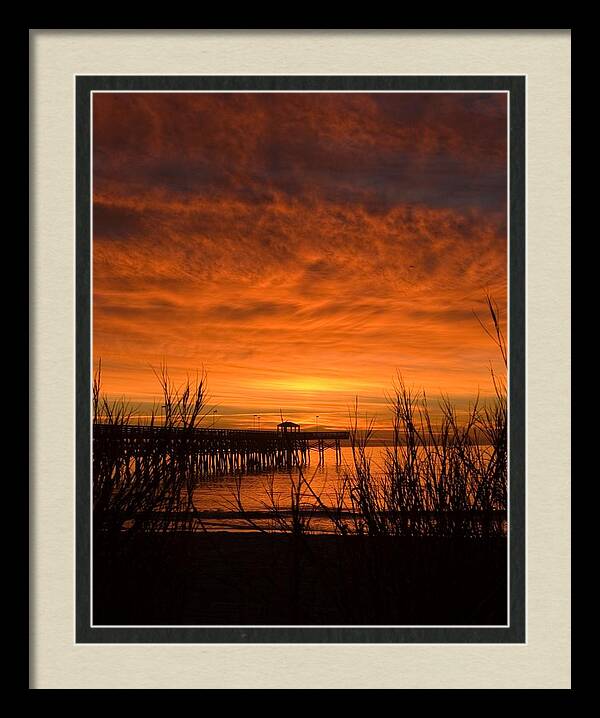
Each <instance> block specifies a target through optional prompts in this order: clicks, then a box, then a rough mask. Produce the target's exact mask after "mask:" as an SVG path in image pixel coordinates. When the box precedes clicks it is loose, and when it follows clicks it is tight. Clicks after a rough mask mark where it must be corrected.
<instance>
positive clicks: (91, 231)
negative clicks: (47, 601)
mask: <svg viewBox="0 0 600 718" xmlns="http://www.w3.org/2000/svg"><path fill="white" fill-rule="evenodd" d="M96 76H98V75H96V74H95V73H79V74H77V75H73V83H74V93H73V94H74V97H75V98H76V96H77V95H76V88H77V77H96ZM242 76H245V77H259V76H260V77H284V76H283V75H279V74H275V73H273V74H268V73H261V74H260V75H257V74H256V73H238V74H236V75H232V74H231V73H222V74H221V73H218V74H203V75H197V74H195V73H189V74H188V73H186V74H184V73H177V74H171V75H169V74H164V73H145V74H143V75H136V74H135V73H118V74H117V73H112V74H111V75H106V76H102V77H242ZM290 76H292V77H296V76H297V77H314V76H317V77H354V76H362V77H441V76H440V75H436V74H423V73H414V74H412V73H411V74H408V73H403V74H402V75H398V74H395V73H389V74H382V73H377V74H375V75H374V74H373V73H352V74H351V75H348V74H346V75H341V74H337V75H336V74H332V73H322V74H321V73H311V74H310V75H306V74H305V73H286V75H285V77H290ZM479 76H481V77H498V76H499V75H498V74H497V73H471V74H466V73H461V74H459V75H444V76H443V77H450V78H452V77H479ZM500 76H502V77H524V76H523V75H518V74H503V75H500ZM525 79H526V76H525ZM234 93H235V94H275V93H277V94H303V95H308V94H384V93H385V94H505V95H506V96H507V117H506V132H507V168H506V174H507V199H506V215H507V232H506V243H507V334H508V357H509V362H508V367H507V387H508V389H509V392H508V394H507V396H510V91H509V90H245V89H244V90H91V91H90V367H89V371H90V379H91V378H92V377H93V370H94V359H93V326H94V325H93V286H94V284H93V264H94V261H93V260H94V254H93V236H94V235H93V226H94V225H93V221H94V218H93V206H94V174H93V148H94V144H93V125H94V113H93V109H94V105H93V97H94V95H95V94H234ZM526 108H527V92H526V91H525V111H526ZM76 110H77V106H76V102H74V112H73V124H74V129H76ZM525 117H527V115H526V113H525ZM525 124H526V123H525ZM73 134H74V148H75V151H74V153H73V155H74V157H73V161H74V165H75V161H76V147H77V136H76V131H74V133H73ZM525 140H526V136H525ZM525 144H526V145H527V143H526V142H525ZM526 167H527V165H526ZM73 196H74V200H75V199H76V182H74V189H73ZM525 206H526V207H527V183H526V182H525ZM74 208H76V202H75V201H74ZM73 215H74V230H75V231H74V239H75V248H76V246H77V242H76V239H77V237H76V234H77V233H76V212H74V213H73ZM525 221H526V220H525ZM526 228H527V224H525V235H526ZM526 264H527V263H526V262H525V270H526ZM74 275H75V279H76V262H75V263H74ZM525 281H526V276H525ZM526 286H527V285H526V284H525V290H526ZM74 294H75V296H76V281H74ZM525 299H526V300H527V294H526V292H525ZM525 304H526V305H527V301H526V302H525ZM75 306H76V302H75ZM75 319H76V317H75ZM75 328H76V321H75ZM75 366H76V352H74V367H75ZM90 392H91V386H90ZM90 398H91V396H90ZM74 403H75V402H74ZM507 411H508V414H507V416H508V435H507V450H508V476H509V477H510V401H508V404H507ZM525 414H526V416H527V411H526V412H525ZM75 440H76V435H75ZM92 454H93V436H92V432H91V431H90V482H91V481H92V477H93V464H92V461H93V456H92ZM525 459H526V456H525ZM525 473H527V472H525ZM525 488H526V487H525ZM525 503H526V500H525ZM74 509H76V493H75V494H74ZM75 517H76V510H74V512H73V524H74V527H75ZM525 518H526V521H525V527H526V528H527V516H526V517H525ZM507 525H508V529H507V548H506V550H507V579H508V580H507V617H508V622H507V623H506V624H494V625H471V624H470V625H466V626H465V625H431V624H427V625H418V624H410V625H405V624H396V625H357V624H351V625H348V624H346V625H344V624H342V625H333V624H331V625H322V624H319V625H298V624H294V625H272V624H265V625H262V624H260V625H248V624H245V625H237V624H235V625H234V624H227V625H205V624H195V625H181V624H176V625H169V624H160V625H159V624H154V625H144V624H140V625H137V624H131V625H112V624H94V623H93V622H91V623H90V628H158V629H160V628H207V629H211V628H247V629H254V628H350V629H362V628H473V629H477V628H510V481H509V482H508V491H507ZM74 536H75V537H76V531H74ZM525 537H527V532H526V534H525ZM73 555H74V568H75V571H76V559H77V555H76V549H75V550H74V552H73ZM74 575H75V573H74ZM525 593H526V603H525V606H526V607H525V615H527V590H526V591H525ZM74 609H76V581H74ZM73 615H74V628H75V636H74V638H75V641H74V645H94V646H96V645H106V646H111V645H112V646H115V645H118V646H121V645H143V646H147V645H158V646H164V645H173V646H179V645H181V646H188V645H191V646H193V645H209V644H212V643H215V645H223V646H226V645H231V646H240V645H256V646H261V645H265V646H266V645H301V646H307V645H314V646H317V645H318V646H322V645H324V644H323V643H322V642H320V643H307V642H304V641H302V642H294V643H287V644H286V643H282V642H277V643H270V642H260V643H252V642H247V643H246V642H241V641H240V642H235V643H222V642H218V643H216V642H212V641H211V642H207V641H186V642H184V643H166V642H165V643H163V642H153V643H129V642H123V643H101V642H98V643H96V642H93V643H92V642H90V643H86V642H77V640H76V610H74V611H73ZM90 618H92V619H93V486H90ZM525 623H526V622H525ZM326 645H361V646H363V645H378V643H364V642H362V641H361V642H357V643H353V642H351V641H349V642H343V643H333V642H327V643H326ZM382 645H383V644H382ZM394 645H396V644H394ZM399 645H411V646H417V645H425V646H431V645H444V646H448V645H457V646H463V645H466V646H472V645H477V646H483V645H491V646H497V645H527V640H526V641H525V644H523V643H520V642H516V643H514V644H510V643H490V644H487V643H479V642H477V643H469V642H460V643H449V642H444V643H435V642H427V643H406V644H403V643H400V644H399Z"/></svg>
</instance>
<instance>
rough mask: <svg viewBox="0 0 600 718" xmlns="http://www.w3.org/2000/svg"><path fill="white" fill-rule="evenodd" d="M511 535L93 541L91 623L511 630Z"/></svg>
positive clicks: (220, 535) (174, 536) (189, 536)
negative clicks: (508, 537) (504, 627)
mask: <svg viewBox="0 0 600 718" xmlns="http://www.w3.org/2000/svg"><path fill="white" fill-rule="evenodd" d="M506 546H507V543H506V538H502V537H498V538H486V539H471V538H435V537H426V538H423V537H418V538H393V537H366V536H365V537H361V536H333V535H309V536H301V537H298V538H294V537H293V536H290V535H282V534H281V535H279V534H269V535H266V534H261V533H254V532H245V533H241V532H240V533H234V532H231V533H225V532H214V533H183V532H179V533H171V534H150V533H147V534H140V535H138V536H135V537H128V536H127V535H126V534H121V535H117V536H112V537H110V538H108V537H106V536H97V537H96V538H95V540H94V565H93V581H94V583H93V622H94V624H95V625H116V626H119V625H138V626H139V625H148V626H152V625H188V626H194V625H212V626H215V625H222V626H231V625H253V626H256V625H462V626H468V625H505V624H506V622H507V556H506V553H507V552H506Z"/></svg>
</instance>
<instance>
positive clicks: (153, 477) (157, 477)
mask: <svg viewBox="0 0 600 718" xmlns="http://www.w3.org/2000/svg"><path fill="white" fill-rule="evenodd" d="M155 375H156V378H157V380H158V382H159V385H160V388H161V391H162V397H163V403H162V408H163V410H164V411H163V412H160V413H159V412H158V410H157V408H156V407H155V408H154V409H153V410H152V413H151V416H150V418H149V419H148V420H147V421H145V422H144V425H145V427H146V428H147V429H148V430H149V433H148V438H147V439H146V440H144V441H140V440H139V438H138V439H136V440H135V441H133V440H131V439H130V429H131V427H132V426H139V425H140V423H141V421H140V419H138V418H137V417H136V411H135V409H134V408H133V407H132V405H131V404H129V403H128V402H126V401H124V400H122V401H109V400H108V399H107V398H106V397H105V396H103V395H102V393H101V376H102V375H101V364H99V366H98V370H97V372H96V374H95V376H94V383H93V417H94V427H93V432H94V435H93V516H94V530H95V532H96V534H99V533H104V532H111V531H117V532H119V531H123V530H127V531H128V532H130V533H135V532H137V531H140V530H141V531H165V530H168V529H185V530H191V529H192V528H194V527H197V521H194V520H193V519H192V518H191V513H193V512H194V510H195V509H194V504H193V500H192V492H193V490H194V486H195V485H196V482H197V480H198V478H199V475H200V470H199V466H198V464H197V463H196V462H195V461H194V458H193V457H192V456H190V453H189V451H187V448H186V435H187V434H189V433H191V432H193V431H194V430H195V429H196V428H198V427H199V426H200V424H201V422H202V420H203V419H204V418H205V416H206V377H205V375H204V374H203V373H202V374H198V375H196V378H195V380H193V381H192V380H190V379H189V378H188V379H187V381H185V382H184V383H183V384H181V385H179V386H178V385H176V384H175V383H174V382H173V381H172V380H171V378H170V376H169V373H168V370H167V367H166V365H162V366H161V367H160V369H159V370H157V371H155ZM176 514H179V515H180V518H178V519H177V522H176V523H174V518H173V517H174V516H175V515H176ZM181 517H187V518H184V519H182V518H181Z"/></svg>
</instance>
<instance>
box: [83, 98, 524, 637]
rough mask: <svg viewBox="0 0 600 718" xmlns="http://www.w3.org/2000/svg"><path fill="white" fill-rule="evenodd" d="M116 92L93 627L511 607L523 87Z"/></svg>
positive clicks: (343, 619)
mask: <svg viewBox="0 0 600 718" xmlns="http://www.w3.org/2000/svg"><path fill="white" fill-rule="evenodd" d="M89 107H90V109H89V112H90V127H89V143H90V145H89V146H90V162H89V169H88V168H86V167H84V170H85V171H89V176H90V202H89V205H90V206H89V209H88V208H86V209H85V212H88V213H89V222H90V236H89V254H90V265H91V266H90V277H91V278H90V295H91V296H90V335H91V343H90V345H91V346H90V362H89V364H90V366H89V370H88V369H86V371H89V379H90V381H89V415H90V434H91V436H90V437H89V438H85V437H84V439H83V440H84V441H87V442H88V443H89V445H90V447H91V448H90V451H91V457H90V458H91V460H90V475H89V478H88V477H87V476H86V477H85V479H84V480H85V481H88V482H89V486H90V488H89V509H90V510H89V513H90V519H89V543H90V550H89V554H90V555H89V566H90V568H89V571H90V583H91V588H90V612H91V625H92V626H93V627H122V628H124V627H204V626H206V627H246V626H247V627H263V626H264V627H268V626H274V627H325V626H329V627H385V626H391V627H505V626H508V625H509V623H510V620H509V619H510V616H509V593H510V586H509V573H510V565H509V564H510V562H509V537H510V529H511V526H510V520H509V518H510V515H511V514H510V512H509V508H510V507H509V499H510V491H509V464H510V447H509V440H508V437H509V407H510V401H509V395H510V392H511V391H513V387H512V385H511V383H510V381H509V366H511V361H510V357H511V341H510V340H511V331H510V329H511V327H510V322H509V319H510V317H511V310H510V296H511V295H510V276H511V275H510V257H509V245H510V242H509V237H510V231H511V229H510V226H509V225H510V222H509V204H510V191H511V188H510V182H509V179H510V152H509V150H510V141H509V140H510V130H511V119H510V118H511V107H510V93H509V92H507V91H501V90H489V91H483V90H481V91H480V90H470V91H467V90H464V91H463V90H452V91H450V90H448V91H445V90H435V91H433V90H431V91H429V90H426V89H425V90H402V91H371V90H365V91H354V90H343V91H342V90H339V91H333V90H322V91H312V90H305V91H300V90H291V91H270V90H269V91H247V90H226V89H221V90H215V91H213V90H211V91H191V90H184V91H174V90H169V89H166V90H157V89H152V90H129V89H121V90H111V89H108V90H96V91H92V92H90V93H89ZM521 390H522V387H521ZM85 391H86V392H87V387H85ZM84 401H86V402H87V396H84ZM86 411H87V408H86ZM79 513H80V514H81V511H80V512H79ZM80 545H81V541H80Z"/></svg>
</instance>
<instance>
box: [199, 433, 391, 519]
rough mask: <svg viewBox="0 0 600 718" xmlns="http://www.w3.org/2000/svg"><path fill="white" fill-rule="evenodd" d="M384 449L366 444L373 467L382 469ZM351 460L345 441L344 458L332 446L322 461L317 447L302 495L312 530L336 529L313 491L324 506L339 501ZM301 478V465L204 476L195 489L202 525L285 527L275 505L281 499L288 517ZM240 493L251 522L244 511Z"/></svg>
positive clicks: (307, 468) (280, 502)
mask: <svg viewBox="0 0 600 718" xmlns="http://www.w3.org/2000/svg"><path fill="white" fill-rule="evenodd" d="M385 451H386V449H385V447H382V446H373V447H370V448H369V449H368V450H367V454H368V455H369V456H370V458H371V464H372V469H373V472H374V473H376V472H378V471H380V470H381V469H382V467H383V465H384V459H385ZM352 466H353V458H352V449H351V448H350V447H348V446H346V447H342V460H341V463H339V464H336V459H335V451H334V450H333V449H329V450H326V451H325V454H324V462H323V463H322V464H319V462H318V455H317V453H316V452H313V453H312V456H311V463H310V464H308V465H306V466H304V467H303V472H304V478H305V480H306V481H308V482H310V489H308V488H307V487H306V486H304V488H303V490H302V494H301V499H300V500H301V505H302V508H303V510H304V512H305V513H306V514H307V515H308V514H309V513H310V514H312V518H311V522H310V529H311V530H312V531H318V532H327V531H330V530H331V529H332V526H331V523H330V521H329V520H328V519H327V518H326V516H325V515H324V512H323V510H322V509H320V508H319V506H318V503H319V502H318V501H317V499H316V498H315V496H314V494H316V495H317V496H318V497H319V500H320V501H321V502H322V503H323V504H324V505H325V506H330V507H333V506H336V505H337V494H338V492H339V491H340V488H341V486H342V484H343V478H344V473H345V472H347V471H348V470H349V469H350V467H352ZM298 480H299V472H298V469H297V468H296V467H294V468H292V469H291V470H290V471H276V472H260V473H246V474H237V475H236V474H226V475H223V476H219V477H213V478H210V479H206V480H204V481H203V482H202V483H201V484H199V485H198V487H197V488H196V489H195V491H194V506H195V508H196V510H197V511H199V512H200V517H201V520H202V525H203V527H204V528H205V529H206V530H208V531H244V530H251V531H255V530H257V527H261V528H269V529H275V530H276V529H278V528H282V527H281V526H280V525H278V524H276V523H273V520H272V515H273V512H272V507H273V505H276V506H277V507H278V508H279V510H280V512H281V513H282V514H283V515H284V520H289V517H286V516H285V515H286V513H289V511H290V508H291V503H292V501H291V492H292V489H293V485H294V484H296V485H297V484H298ZM313 492H314V494H313ZM238 493H239V499H240V501H241V504H242V507H243V509H244V511H245V512H247V514H248V516H249V517H250V519H251V522H250V521H248V520H247V519H245V518H242V517H241V516H240V506H239V505H238ZM253 524H254V525H253Z"/></svg>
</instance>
